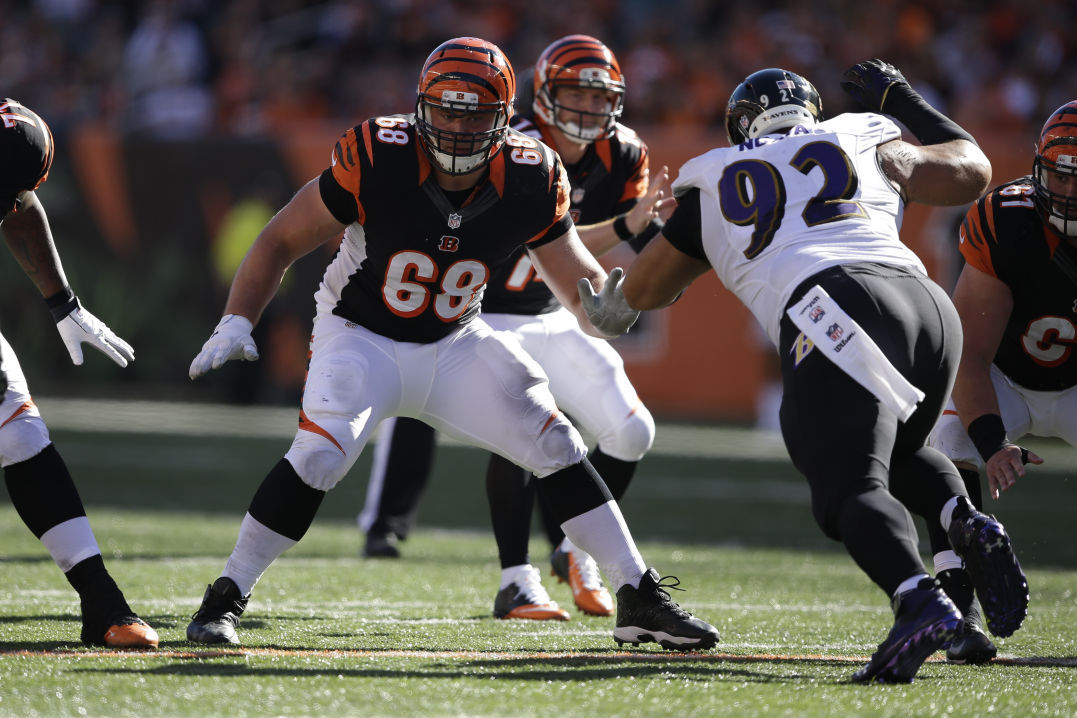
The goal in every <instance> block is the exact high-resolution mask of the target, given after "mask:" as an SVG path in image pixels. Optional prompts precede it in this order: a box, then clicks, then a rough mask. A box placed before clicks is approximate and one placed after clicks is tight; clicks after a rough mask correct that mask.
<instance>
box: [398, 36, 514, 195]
mask: <svg viewBox="0 0 1077 718" xmlns="http://www.w3.org/2000/svg"><path fill="white" fill-rule="evenodd" d="M515 99H516V73H515V72H514V71H513V69H512V64H511V63H510V62H509V60H508V58H507V57H505V53H503V52H502V51H501V50H500V49H499V48H498V47H497V45H494V44H493V43H492V42H487V41H486V40H482V39H479V38H477V37H458V38H455V39H452V40H449V41H448V42H444V43H442V44H441V45H439V46H438V47H437V48H436V49H435V50H434V51H433V52H432V53H430V56H429V57H428V58H427V59H426V63H425V64H424V65H423V69H422V72H421V73H420V75H419V89H418V99H417V101H416V110H415V115H416V125H417V127H418V129H419V136H420V138H421V142H420V144H421V145H422V147H423V150H424V151H425V152H426V154H427V156H428V157H430V159H431V160H432V161H433V162H434V164H435V165H436V166H437V167H438V168H440V169H441V170H442V171H444V172H447V173H449V174H454V175H459V174H468V173H470V172H474V171H476V170H479V169H481V168H482V167H484V166H485V165H486V164H487V163H489V161H490V160H491V159H492V158H493V157H494V156H495V155H496V154H497V153H498V152H499V151H500V150H501V147H502V146H503V145H504V142H505V134H506V131H507V128H508V125H509V118H510V117H512V109H513V102H514V101H515Z"/></svg>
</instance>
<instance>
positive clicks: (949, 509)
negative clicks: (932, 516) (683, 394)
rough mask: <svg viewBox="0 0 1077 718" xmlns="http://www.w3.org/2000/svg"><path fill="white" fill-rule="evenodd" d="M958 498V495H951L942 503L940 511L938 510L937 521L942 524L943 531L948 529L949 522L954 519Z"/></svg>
mask: <svg viewBox="0 0 1077 718" xmlns="http://www.w3.org/2000/svg"><path fill="white" fill-rule="evenodd" d="M960 499H961V497H960V496H951V497H950V500H949V501H947V502H946V503H945V504H943V505H942V511H940V512H939V522H940V523H941V524H942V530H943V531H949V530H950V522H951V521H953V520H954V509H956V508H957V502H958V501H959V500H960Z"/></svg>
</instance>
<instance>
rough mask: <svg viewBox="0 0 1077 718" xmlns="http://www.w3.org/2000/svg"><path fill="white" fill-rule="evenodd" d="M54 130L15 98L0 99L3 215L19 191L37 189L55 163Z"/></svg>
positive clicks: (0, 211)
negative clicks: (53, 159)
mask: <svg viewBox="0 0 1077 718" xmlns="http://www.w3.org/2000/svg"><path fill="white" fill-rule="evenodd" d="M52 152H53V145H52V132H50V131H49V126H48V125H47V124H45V121H44V120H42V119H41V118H40V117H38V116H37V114H36V113H34V112H32V111H31V110H29V109H27V108H26V107H24V106H22V105H20V104H19V103H18V102H16V101H15V100H11V99H5V100H3V101H0V219H2V218H3V216H4V215H5V214H7V213H8V212H10V211H11V210H13V209H14V208H15V196H16V195H17V194H18V193H19V192H24V191H27V190H30V191H32V190H35V189H37V188H38V187H39V186H40V185H41V183H42V182H44V181H45V179H46V178H47V177H48V176H49V168H50V167H52Z"/></svg>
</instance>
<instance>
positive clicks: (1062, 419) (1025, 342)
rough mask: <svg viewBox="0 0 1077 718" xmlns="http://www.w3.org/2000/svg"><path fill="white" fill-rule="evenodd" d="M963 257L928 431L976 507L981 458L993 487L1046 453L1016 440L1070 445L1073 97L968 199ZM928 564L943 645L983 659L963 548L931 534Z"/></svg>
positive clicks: (1076, 141)
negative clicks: (945, 364)
mask: <svg viewBox="0 0 1077 718" xmlns="http://www.w3.org/2000/svg"><path fill="white" fill-rule="evenodd" d="M959 248H960V250H961V254H962V255H963V256H964V257H965V267H964V268H963V269H962V270H961V275H960V276H959V278H958V281H957V286H956V287H955V288H954V305H955V306H956V307H957V311H958V313H959V314H960V315H961V322H962V325H963V327H964V334H965V341H964V347H963V351H962V354H961V364H960V365H959V366H958V371H957V381H956V382H955V383H954V390H953V395H952V397H953V400H952V401H951V403H950V405H949V406H948V407H947V409H946V411H945V412H944V413H943V415H942V417H941V418H940V419H939V421H938V423H937V424H936V426H935V429H934V431H932V434H931V437H930V439H929V442H930V444H931V445H932V446H934V447H935V448H937V449H939V450H940V451H942V452H943V453H944V454H946V455H947V456H949V457H950V459H952V460H953V462H954V463H955V464H956V465H957V468H958V469H959V470H960V472H961V476H962V478H963V479H964V480H965V485H966V486H967V487H968V490H969V496H971V497H972V499H973V502H974V503H975V504H976V505H977V506H978V507H981V508H982V504H983V495H982V491H981V488H980V470H981V469H983V470H984V473H985V474H986V475H987V487H988V493H989V494H990V495H991V498H993V499H998V498H999V496H1000V493H1001V492H1003V491H1007V490H1009V489H1011V488H1013V487H1014V486H1015V485H1016V483H1017V481H1018V479H1020V478H1021V477H1023V476H1024V475H1025V464H1026V463H1031V464H1041V463H1043V459H1041V458H1040V457H1039V456H1037V455H1036V454H1035V453H1033V452H1030V451H1027V450H1025V449H1023V448H1021V447H1020V446H1018V445H1016V444H1014V443H1013V442H1014V441H1016V440H1018V439H1020V438H1021V437H1022V436H1025V435H1033V436H1046V437H1058V438H1060V439H1062V440H1064V441H1066V442H1067V443H1069V444H1070V445H1071V446H1077V101H1070V102H1067V103H1066V104H1064V105H1062V106H1061V107H1059V108H1058V109H1057V110H1055V111H1054V112H1052V113H1051V116H1050V117H1048V118H1047V122H1046V123H1044V125H1043V129H1042V130H1041V132H1040V136H1039V139H1038V141H1037V143H1036V153H1035V158H1034V160H1033V163H1032V174H1031V175H1027V176H1025V177H1020V178H1018V179H1015V180H1011V181H1009V182H1006V183H1005V184H1002V185H999V186H998V187H996V188H994V189H993V190H991V191H990V192H989V193H987V194H986V195H985V196H984V197H982V198H981V199H979V200H978V201H977V202H976V203H975V204H973V205H972V206H971V207H970V208H969V211H968V213H967V214H966V215H965V220H964V222H963V223H962V225H961V233H960V245H959ZM931 544H932V551H933V552H934V553H935V569H936V571H937V572H938V575H939V577H940V580H942V579H944V585H946V586H948V587H950V589H949V590H950V592H951V595H952V596H954V598H955V601H957V602H958V605H959V607H960V605H961V604H962V602H964V603H965V604H967V605H968V606H969V610H968V611H967V612H966V620H965V626H964V627H965V631H964V635H963V636H961V637H959V638H958V639H957V640H955V641H954V642H953V644H951V646H950V648H949V649H948V650H947V654H946V655H947V657H948V658H949V659H950V660H952V661H959V662H963V663H982V662H984V661H987V660H989V659H991V658H992V657H994V655H995V653H996V648H995V646H994V644H992V643H991V641H990V640H989V639H988V638H987V636H986V635H985V634H984V632H983V628H982V622H981V620H980V616H979V609H978V607H977V606H976V605H975V603H974V602H973V599H972V596H971V589H970V588H969V579H968V576H967V574H966V572H965V570H964V569H963V568H962V564H961V560H960V559H959V558H958V557H957V556H955V555H954V553H953V551H951V550H950V547H949V546H948V545H947V544H946V541H945V536H938V535H936V536H932V542H931Z"/></svg>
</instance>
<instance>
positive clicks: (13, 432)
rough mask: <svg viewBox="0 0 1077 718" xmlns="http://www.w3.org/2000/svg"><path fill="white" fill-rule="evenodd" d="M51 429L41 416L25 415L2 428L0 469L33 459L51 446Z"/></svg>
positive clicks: (0, 434)
mask: <svg viewBox="0 0 1077 718" xmlns="http://www.w3.org/2000/svg"><path fill="white" fill-rule="evenodd" d="M51 441H52V440H51V439H50V438H49V429H48V427H47V426H45V422H44V421H43V420H42V419H41V417H40V416H36V415H33V414H25V415H22V416H18V417H16V418H15V419H14V420H13V421H10V422H8V423H7V424H5V425H4V426H3V427H0V467H3V468H7V467H8V466H11V465H12V464H19V463H22V462H23V461H26V460H28V459H32V458H34V457H35V456H37V455H38V454H40V453H41V451H42V450H43V449H44V448H45V447H46V446H48V445H49V443H50V442H51Z"/></svg>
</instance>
